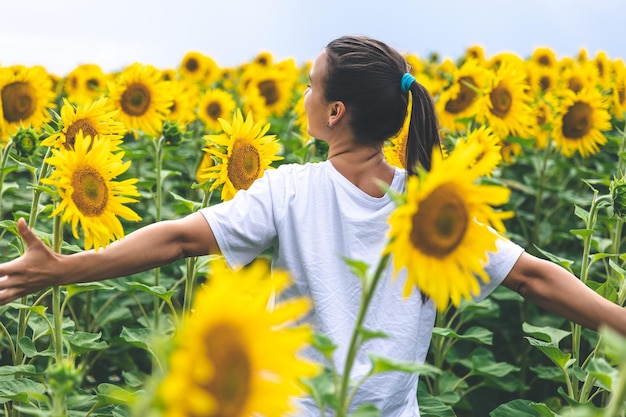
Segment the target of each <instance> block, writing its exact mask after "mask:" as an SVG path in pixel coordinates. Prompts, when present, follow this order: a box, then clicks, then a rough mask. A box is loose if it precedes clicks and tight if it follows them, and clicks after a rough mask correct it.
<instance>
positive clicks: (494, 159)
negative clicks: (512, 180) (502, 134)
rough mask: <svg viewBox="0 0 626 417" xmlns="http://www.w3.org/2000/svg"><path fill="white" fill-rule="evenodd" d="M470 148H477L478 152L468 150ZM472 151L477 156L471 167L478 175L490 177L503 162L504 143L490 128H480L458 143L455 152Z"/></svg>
mask: <svg viewBox="0 0 626 417" xmlns="http://www.w3.org/2000/svg"><path fill="white" fill-rule="evenodd" d="M468 147H476V150H468V149H467V148H468ZM470 151H471V152H474V153H475V154H476V155H477V156H476V160H475V161H472V162H471V164H470V167H471V168H473V169H474V171H476V173H477V174H478V175H481V176H483V175H484V176H490V175H491V174H492V173H493V170H494V169H496V168H497V167H498V165H499V164H500V162H502V141H501V140H500V138H499V137H498V136H497V135H496V134H495V133H494V132H493V130H492V129H491V128H490V127H489V126H484V125H483V126H480V127H479V128H477V129H474V130H472V131H470V132H469V134H467V135H466V136H465V137H462V138H460V139H459V140H458V141H457V142H456V144H455V147H454V152H460V153H465V152H470Z"/></svg>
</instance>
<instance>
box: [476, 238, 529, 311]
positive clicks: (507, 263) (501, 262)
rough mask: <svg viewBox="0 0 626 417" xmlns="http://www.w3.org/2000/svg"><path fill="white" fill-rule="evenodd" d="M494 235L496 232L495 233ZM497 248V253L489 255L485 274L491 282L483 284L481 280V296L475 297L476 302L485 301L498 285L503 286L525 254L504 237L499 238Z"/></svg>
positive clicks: (520, 248) (519, 247) (522, 249)
mask: <svg viewBox="0 0 626 417" xmlns="http://www.w3.org/2000/svg"><path fill="white" fill-rule="evenodd" d="M494 233H496V232H495V231H494ZM496 246H497V250H496V252H489V253H488V254H487V256H488V258H487V265H486V266H485V272H486V273H487V275H488V276H489V282H483V281H482V279H480V278H479V281H480V294H479V295H478V296H474V300H476V301H482V300H484V299H485V298H487V296H488V295H489V294H491V293H492V292H493V291H494V290H495V289H496V288H497V287H498V285H500V284H502V281H504V278H506V276H507V275H508V274H509V272H511V269H513V265H515V263H516V262H517V260H518V259H519V257H520V256H521V255H522V253H523V252H524V248H522V247H521V246H519V245H517V244H515V243H513V242H512V241H510V240H508V239H506V238H504V237H498V240H496Z"/></svg>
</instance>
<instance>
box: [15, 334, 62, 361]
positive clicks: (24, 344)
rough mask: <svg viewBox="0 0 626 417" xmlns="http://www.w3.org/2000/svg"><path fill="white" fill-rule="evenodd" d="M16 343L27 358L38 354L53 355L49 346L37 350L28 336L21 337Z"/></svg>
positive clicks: (52, 350)
mask: <svg viewBox="0 0 626 417" xmlns="http://www.w3.org/2000/svg"><path fill="white" fill-rule="evenodd" d="M17 344H18V345H19V347H20V349H21V350H22V352H23V353H24V355H26V357H27V358H35V357H38V356H47V357H54V349H51V348H50V349H46V350H43V351H41V352H39V351H38V350H37V347H35V344H34V343H33V341H32V340H31V338H30V337H28V336H24V337H22V338H21V339H20V340H19V341H18V342H17Z"/></svg>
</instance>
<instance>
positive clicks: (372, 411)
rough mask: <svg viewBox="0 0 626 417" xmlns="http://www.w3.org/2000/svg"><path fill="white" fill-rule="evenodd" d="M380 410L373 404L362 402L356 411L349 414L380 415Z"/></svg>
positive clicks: (376, 416) (363, 416)
mask: <svg viewBox="0 0 626 417" xmlns="http://www.w3.org/2000/svg"><path fill="white" fill-rule="evenodd" d="M379 416H380V410H379V409H378V408H376V407H375V406H374V405H373V404H369V403H366V404H361V405H359V406H358V407H357V409H356V410H354V412H352V413H350V414H349V417H379Z"/></svg>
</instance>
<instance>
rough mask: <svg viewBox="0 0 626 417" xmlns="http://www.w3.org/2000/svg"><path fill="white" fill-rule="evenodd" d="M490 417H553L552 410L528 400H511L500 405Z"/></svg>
mask: <svg viewBox="0 0 626 417" xmlns="http://www.w3.org/2000/svg"><path fill="white" fill-rule="evenodd" d="M489 416H490V417H511V416H515V417H543V416H545V417H555V416H558V414H555V413H554V412H553V411H552V410H550V409H549V408H548V406H547V405H545V404H543V403H536V402H532V401H529V400H521V399H520V400H513V401H510V402H508V403H505V404H502V405H500V406H499V407H498V408H496V409H495V410H493V411H492V412H491V413H489Z"/></svg>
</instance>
